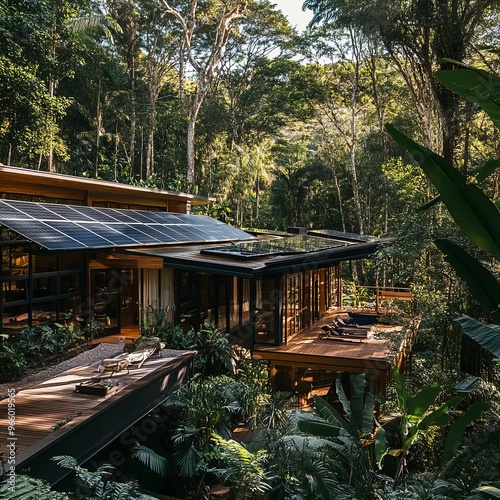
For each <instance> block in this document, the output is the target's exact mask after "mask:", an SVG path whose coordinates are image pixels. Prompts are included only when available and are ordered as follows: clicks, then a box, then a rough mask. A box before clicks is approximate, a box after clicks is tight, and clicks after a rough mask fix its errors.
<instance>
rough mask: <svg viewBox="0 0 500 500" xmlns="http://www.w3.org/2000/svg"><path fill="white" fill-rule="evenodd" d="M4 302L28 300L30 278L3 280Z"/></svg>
mask: <svg viewBox="0 0 500 500" xmlns="http://www.w3.org/2000/svg"><path fill="white" fill-rule="evenodd" d="M2 292H3V293H2V298H3V302H5V303H8V302H19V301H23V302H26V301H27V300H28V280H27V279H26V278H22V279H12V280H4V281H3V282H2Z"/></svg>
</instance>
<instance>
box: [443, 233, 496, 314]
mask: <svg viewBox="0 0 500 500" xmlns="http://www.w3.org/2000/svg"><path fill="white" fill-rule="evenodd" d="M435 244H436V246H437V247H438V248H439V250H441V252H443V253H444V254H445V256H446V260H447V261H448V262H449V263H450V264H451V265H452V266H453V268H454V269H455V271H456V273H457V274H458V276H460V278H462V279H463V280H464V281H465V282H466V283H467V286H468V287H469V289H470V291H471V292H472V294H473V295H474V297H475V298H476V299H477V300H478V301H479V302H480V303H481V304H482V306H483V307H484V308H485V309H486V311H487V312H488V313H489V314H491V316H492V319H493V321H495V322H498V323H500V309H499V304H500V282H498V281H497V280H496V278H495V277H494V276H493V274H491V272H490V271H489V270H488V269H486V268H485V267H484V266H483V265H482V264H481V263H480V262H479V261H478V260H477V259H475V258H474V257H472V256H471V255H469V254H468V253H467V252H466V251H464V250H462V249H461V248H460V247H459V246H457V245H455V244H454V243H452V242H451V241H447V240H436V241H435Z"/></svg>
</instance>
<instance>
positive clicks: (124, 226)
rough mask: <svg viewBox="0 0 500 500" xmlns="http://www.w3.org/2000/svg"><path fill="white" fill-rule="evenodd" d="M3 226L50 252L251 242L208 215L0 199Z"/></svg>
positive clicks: (238, 230)
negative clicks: (176, 244) (116, 247)
mask: <svg viewBox="0 0 500 500" xmlns="http://www.w3.org/2000/svg"><path fill="white" fill-rule="evenodd" d="M0 224H2V225H4V226H5V227H7V228H9V229H11V230H12V231H15V232H17V233H19V234H20V235H21V236H23V237H25V238H27V239H28V240H31V241H34V242H35V243H37V244H39V245H40V246H43V247H45V248H47V249H49V250H71V249H73V250H76V249H81V248H110V247H114V246H137V245H166V244H174V243H205V242H214V241H220V242H226V241H235V240H236V241H238V240H252V239H255V238H254V237H253V236H251V235H249V234H248V233H245V232H244V231H241V230H240V229H236V228H234V227H231V226H228V225H227V224H224V223H223V222H220V221H217V220H215V219H212V218H211V217H207V216H203V215H192V214H173V213H169V212H149V211H147V210H120V209H115V208H97V207H86V206H69V205H60V204H55V203H34V202H29V201H20V200H0Z"/></svg>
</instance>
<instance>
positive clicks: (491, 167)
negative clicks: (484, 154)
mask: <svg viewBox="0 0 500 500" xmlns="http://www.w3.org/2000/svg"><path fill="white" fill-rule="evenodd" d="M498 167H500V158H499V159H496V160H488V161H486V162H485V163H484V164H483V165H482V166H481V167H480V169H479V170H478V172H477V175H476V179H477V181H478V182H482V181H484V179H486V178H488V177H489V176H490V175H491V174H492V173H493V172H494V171H495V170H496V169H497V168H498Z"/></svg>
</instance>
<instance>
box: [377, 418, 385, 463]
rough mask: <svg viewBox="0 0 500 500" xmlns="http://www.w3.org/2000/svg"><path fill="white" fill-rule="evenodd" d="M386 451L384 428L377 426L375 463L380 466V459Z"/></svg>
mask: <svg viewBox="0 0 500 500" xmlns="http://www.w3.org/2000/svg"><path fill="white" fill-rule="evenodd" d="M386 452H387V440H386V437H385V429H384V428H383V427H378V428H377V430H376V431H375V460H376V462H377V465H378V466H379V468H380V467H382V459H383V458H384V456H385V454H386Z"/></svg>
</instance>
